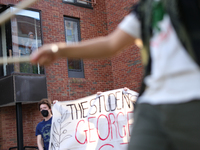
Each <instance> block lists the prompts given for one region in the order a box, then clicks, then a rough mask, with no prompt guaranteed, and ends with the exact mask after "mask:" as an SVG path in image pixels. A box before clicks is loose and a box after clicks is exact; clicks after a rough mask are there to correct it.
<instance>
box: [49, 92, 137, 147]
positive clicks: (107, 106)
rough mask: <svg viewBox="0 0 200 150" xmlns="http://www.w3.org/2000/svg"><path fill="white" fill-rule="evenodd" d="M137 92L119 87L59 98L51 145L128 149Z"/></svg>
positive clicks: (54, 107)
mask: <svg viewBox="0 0 200 150" xmlns="http://www.w3.org/2000/svg"><path fill="white" fill-rule="evenodd" d="M137 96H138V93H136V92H134V91H131V90H128V91H123V89H117V90H112V91H107V92H103V93H102V94H101V95H99V96H97V95H92V96H88V97H85V98H81V99H78V100H75V101H65V102H57V103H56V104H55V105H54V106H53V108H52V111H53V120H52V126H51V136H50V137H51V138H50V144H49V149H50V150H72V149H73V150H124V149H126V148H127V145H128V142H129V138H130V134H131V126H132V124H133V119H132V115H133V111H134V105H133V104H134V102H135V101H136V98H137Z"/></svg>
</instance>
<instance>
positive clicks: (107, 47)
mask: <svg viewBox="0 0 200 150" xmlns="http://www.w3.org/2000/svg"><path fill="white" fill-rule="evenodd" d="M134 41H135V38H133V37H132V36H130V35H129V34H127V33H126V32H124V31H122V30H121V29H119V28H117V29H116V30H115V31H114V32H112V33H111V34H109V35H108V36H105V37H98V38H95V39H92V40H87V41H83V42H78V43H74V44H67V43H66V42H60V43H53V44H45V45H43V46H42V47H41V48H39V50H38V51H37V52H35V53H33V54H32V55H31V62H32V63H39V64H40V65H49V64H51V63H52V62H53V61H55V60H56V59H58V58H62V57H67V58H102V57H108V56H112V55H114V54H115V53H117V52H118V51H120V50H122V49H123V48H124V47H126V46H128V45H130V44H132V43H134ZM55 48H56V49H55ZM57 48H58V50H57ZM52 49H53V51H52Z"/></svg>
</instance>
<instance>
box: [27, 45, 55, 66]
mask: <svg viewBox="0 0 200 150" xmlns="http://www.w3.org/2000/svg"><path fill="white" fill-rule="evenodd" d="M57 51H58V47H57V45H56V44H47V45H44V46H42V47H41V48H39V49H38V51H36V52H34V53H33V54H31V56H30V58H31V63H33V64H37V63H39V64H40V65H45V66H47V65H50V64H51V63H52V62H54V61H55V60H56V59H57V56H56V53H57Z"/></svg>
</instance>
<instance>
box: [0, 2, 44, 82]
mask: <svg viewBox="0 0 200 150" xmlns="http://www.w3.org/2000/svg"><path fill="white" fill-rule="evenodd" d="M1 6H2V8H3V9H4V10H3V11H5V10H7V9H9V8H10V7H15V5H14V4H8V5H1ZM23 10H29V11H34V12H37V13H39V17H40V32H41V46H42V45H43V44H44V39H43V26H42V14H41V10H38V9H34V8H26V9H23ZM7 23H10V24H11V19H10V20H9V21H7ZM5 25H6V23H5ZM9 30H10V32H11V33H12V31H11V30H12V29H11V28H10V29H9ZM0 36H1V35H0ZM12 40H13V39H12V35H11V42H12ZM1 42H2V41H1ZM6 42H7V41H6ZM0 46H1V49H2V45H0ZM0 57H2V56H0ZM41 71H42V72H41ZM14 74H34V73H24V72H17V73H14ZM40 74H41V75H45V74H46V70H45V67H41V66H40V73H37V75H40ZM9 75H11V74H8V73H6V76H9ZM6 76H5V75H4V76H1V77H0V78H2V77H6Z"/></svg>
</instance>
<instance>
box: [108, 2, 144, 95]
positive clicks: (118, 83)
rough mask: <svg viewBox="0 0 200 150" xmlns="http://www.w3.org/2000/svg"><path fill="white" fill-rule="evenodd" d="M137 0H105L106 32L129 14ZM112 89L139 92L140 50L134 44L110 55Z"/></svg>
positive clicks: (110, 30) (140, 73)
mask: <svg viewBox="0 0 200 150" xmlns="http://www.w3.org/2000/svg"><path fill="white" fill-rule="evenodd" d="M137 1H138V0H123V1H122V0H106V12H107V14H108V15H107V24H108V32H109V33H110V32H112V31H113V30H114V29H115V28H116V27H117V25H118V24H119V23H120V22H121V21H122V20H123V17H124V16H126V15H127V14H129V12H130V10H131V7H132V5H133V4H135V3H136V2H137ZM111 60H112V73H113V83H114V89H117V88H123V87H125V86H126V87H128V88H130V89H132V90H134V91H137V92H139V90H140V84H141V80H142V72H143V67H142V64H141V58H140V52H139V49H138V47H137V46H136V45H132V46H129V47H128V48H126V49H124V50H123V52H121V53H119V54H117V55H116V56H114V57H112V59H111Z"/></svg>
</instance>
